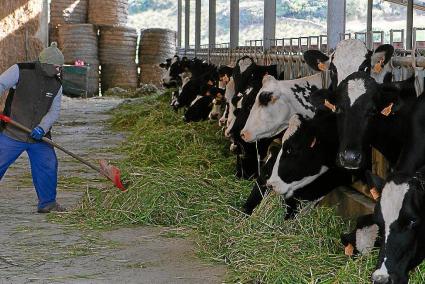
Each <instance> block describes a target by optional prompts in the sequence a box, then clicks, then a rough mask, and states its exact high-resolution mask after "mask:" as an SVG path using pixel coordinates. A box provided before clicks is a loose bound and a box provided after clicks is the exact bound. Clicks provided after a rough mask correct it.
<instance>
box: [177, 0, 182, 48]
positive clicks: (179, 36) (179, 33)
mask: <svg viewBox="0 0 425 284" xmlns="http://www.w3.org/2000/svg"><path fill="white" fill-rule="evenodd" d="M181 47H182V0H178V2H177V48H178V49H180V48H181Z"/></svg>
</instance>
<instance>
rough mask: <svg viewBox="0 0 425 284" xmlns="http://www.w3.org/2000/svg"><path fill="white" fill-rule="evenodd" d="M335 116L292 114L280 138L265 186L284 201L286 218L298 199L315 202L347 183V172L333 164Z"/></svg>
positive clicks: (349, 174) (292, 213)
mask: <svg viewBox="0 0 425 284" xmlns="http://www.w3.org/2000/svg"><path fill="white" fill-rule="evenodd" d="M337 149H338V136H337V133H336V117H335V115H334V114H330V115H329V114H327V113H319V114H318V115H316V116H315V117H314V118H313V119H308V118H304V117H302V116H301V115H297V114H296V115H293V116H292V117H291V118H290V119H289V126H288V129H287V130H286V131H285V133H284V135H283V138H282V147H281V149H280V151H279V154H278V156H277V158H276V162H275V164H274V166H273V170H272V173H271V176H270V178H269V179H268V180H267V185H268V186H270V187H272V188H273V190H274V191H275V192H277V193H278V194H281V195H282V196H283V197H284V199H285V202H286V204H287V213H286V218H289V217H293V216H294V215H295V213H296V210H297V207H298V203H299V200H308V201H315V200H318V199H320V198H322V197H323V196H325V195H326V194H327V193H329V192H330V191H331V190H333V189H334V188H335V187H337V186H341V185H349V184H351V173H350V172H348V171H347V170H345V169H341V168H339V167H336V165H335V157H336V154H337Z"/></svg>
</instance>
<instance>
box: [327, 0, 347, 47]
mask: <svg viewBox="0 0 425 284" xmlns="http://www.w3.org/2000/svg"><path fill="white" fill-rule="evenodd" d="M345 10H346V1H345V0H328V48H329V49H333V48H335V47H336V45H337V43H338V42H339V39H340V34H344V33H345Z"/></svg>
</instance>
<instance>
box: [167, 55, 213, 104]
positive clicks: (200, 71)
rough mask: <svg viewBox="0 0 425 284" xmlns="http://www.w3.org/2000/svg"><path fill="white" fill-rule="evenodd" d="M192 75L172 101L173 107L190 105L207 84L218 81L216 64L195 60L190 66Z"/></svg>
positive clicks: (211, 84) (210, 84)
mask: <svg viewBox="0 0 425 284" xmlns="http://www.w3.org/2000/svg"><path fill="white" fill-rule="evenodd" d="M190 68H191V69H190V72H191V74H192V77H191V78H190V80H189V81H188V82H187V83H186V84H185V85H184V86H183V87H182V91H181V92H180V94H179V95H178V97H177V99H176V100H175V101H173V102H172V107H173V108H174V109H175V110H177V109H179V108H181V107H189V106H190V104H191V103H192V101H193V100H194V99H195V98H196V97H197V96H198V95H201V94H200V93H201V90H202V88H203V87H204V86H205V85H209V86H210V87H212V86H214V85H215V84H216V82H217V81H218V73H217V68H216V66H215V65H212V64H207V63H202V62H199V60H197V61H195V63H193V65H191V67H190Z"/></svg>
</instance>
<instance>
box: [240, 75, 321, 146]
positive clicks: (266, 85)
mask: <svg viewBox="0 0 425 284" xmlns="http://www.w3.org/2000/svg"><path fill="white" fill-rule="evenodd" d="M321 87H322V75H321V74H320V73H318V74H315V75H312V76H308V77H304V78H301V79H296V80H287V81H278V80H276V79H275V78H274V77H272V76H270V75H266V76H264V79H263V87H262V88H261V89H260V91H259V92H258V95H257V97H256V99H255V102H254V105H253V107H252V109H251V112H250V114H249V117H248V119H247V121H246V124H245V127H244V128H243V129H242V131H241V137H242V139H243V140H245V142H252V141H257V140H258V139H261V138H268V137H273V136H275V135H276V134H278V133H280V132H282V131H283V130H284V129H285V128H287V127H288V120H289V118H290V117H291V116H292V115H293V114H295V113H299V114H302V115H303V116H307V117H313V115H314V108H313V106H312V105H311V103H310V95H311V94H312V93H313V92H315V91H317V90H318V89H319V88H321Z"/></svg>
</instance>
